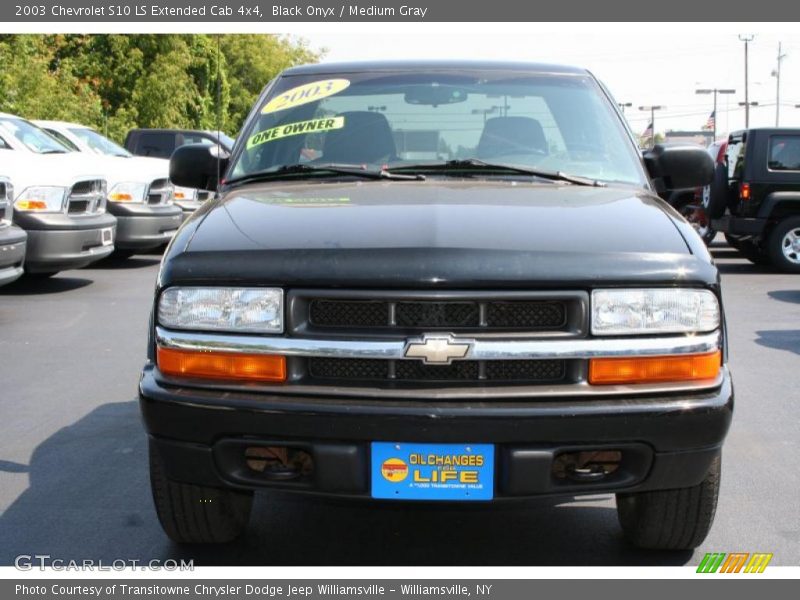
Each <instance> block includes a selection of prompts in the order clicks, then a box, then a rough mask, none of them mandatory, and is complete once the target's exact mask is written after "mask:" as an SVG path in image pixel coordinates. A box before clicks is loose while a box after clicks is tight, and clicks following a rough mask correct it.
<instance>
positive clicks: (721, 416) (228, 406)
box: [140, 366, 733, 498]
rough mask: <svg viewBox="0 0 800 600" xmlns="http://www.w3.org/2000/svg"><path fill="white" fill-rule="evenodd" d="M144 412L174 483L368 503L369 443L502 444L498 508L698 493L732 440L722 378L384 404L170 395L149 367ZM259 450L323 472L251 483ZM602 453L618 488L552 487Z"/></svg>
mask: <svg viewBox="0 0 800 600" xmlns="http://www.w3.org/2000/svg"><path fill="white" fill-rule="evenodd" d="M140 406H141V410H142V415H143V417H144V423H145V426H146V429H147V431H148V433H149V434H150V436H151V440H152V441H153V443H154V444H155V445H156V448H157V449H158V451H159V453H160V454H161V456H162V457H163V459H164V463H165V467H166V469H167V472H168V474H169V476H170V477H172V478H173V479H176V480H179V481H186V482H191V483H197V484H202V485H209V486H212V487H224V486H229V487H240V488H247V489H256V488H259V487H277V488H281V489H289V490H294V491H302V492H310V493H322V494H336V495H345V496H355V497H366V496H368V495H369V492H368V485H369V469H368V464H369V442H371V441H395V442H430V443H436V442H439V443H463V442H465V441H468V442H474V443H492V444H495V445H496V448H497V457H498V458H497V460H498V463H497V478H496V480H497V482H498V483H497V486H498V488H497V494H496V495H497V497H498V498H501V497H527V496H536V495H552V494H580V493H599V492H604V491H618V490H626V491H638V490H646V489H668V488H676V487H687V486H691V485H696V484H697V483H699V482H700V481H701V480H702V478H703V476H704V475H705V473H706V472H707V469H708V466H709V465H710V464H711V461H712V460H713V459H714V457H716V456H717V455H718V454H719V451H720V450H719V449H720V447H721V445H722V441H723V439H724V438H725V435H726V433H727V431H728V427H729V425H730V420H731V415H732V410H733V388H732V385H731V381H730V376H729V374H728V373H727V370H725V372H724V377H723V382H722V384H721V385H720V387H719V388H717V389H716V390H711V391H704V392H702V393H700V392H696V393H694V394H686V393H682V394H676V395H672V396H659V397H644V398H643V397H635V396H631V397H627V398H614V399H613V400H610V399H606V400H594V399H581V398H570V399H568V400H565V399H560V400H558V401H541V400H538V399H537V400H535V401H517V402H507V401H503V402H501V401H498V402H497V403H492V402H480V403H474V402H470V403H463V402H462V403H456V402H446V403H430V402H408V401H406V402H380V401H365V400H364V399H361V398H359V399H356V398H351V399H348V400H343V399H340V398H338V399H321V398H316V397H314V398H306V397H297V396H290V397H286V396H275V395H269V394H262V393H258V392H252V393H247V392H237V393H233V392H219V391H215V390H201V389H189V388H173V387H167V386H165V385H162V384H160V383H159V382H158V381H157V380H156V378H155V375H154V372H153V368H152V367H151V366H150V367H147V368H145V371H144V373H143V376H142V380H141V382H140ZM259 444H262V445H286V446H289V447H295V448H299V449H304V450H307V451H309V452H310V453H311V454H312V456H313V457H314V460H315V463H316V469H315V475H314V477H313V479H312V480H306V481H295V482H293V483H289V484H286V482H283V483H281V482H270V481H260V480H258V479H257V478H256V479H254V477H256V476H255V475H254V474H253V473H248V472H247V471H248V470H247V469H246V467H245V466H244V462H243V460H244V459H243V455H244V452H243V447H242V446H243V445H244V446H246V445H259ZM226 448H227V450H226ZM231 448H233V449H234V450H233V451H231V450H230V449H231ZM603 448H605V449H620V450H622V451H623V452H625V451H626V449H627V451H628V454H627V455H628V457H629V460H628V463H627V465H626V467H625V469H623V470H621V472H620V474H619V476H618V477H616V478H609V479H607V480H604V481H601V482H597V483H591V484H587V483H581V484H577V485H576V484H572V485H564V484H559V485H554V483H553V480H552V476H551V475H550V472H551V470H552V461H553V458H554V457H555V456H556V455H557V454H558V453H560V452H565V451H580V450H597V449H603Z"/></svg>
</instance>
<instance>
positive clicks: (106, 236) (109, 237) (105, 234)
mask: <svg viewBox="0 0 800 600" xmlns="http://www.w3.org/2000/svg"><path fill="white" fill-rule="evenodd" d="M100 242H101V243H102V244H103V246H110V245H111V244H113V243H114V230H113V229H112V228H111V227H106V228H105V229H101V230H100Z"/></svg>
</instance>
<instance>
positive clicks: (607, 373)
mask: <svg viewBox="0 0 800 600" xmlns="http://www.w3.org/2000/svg"><path fill="white" fill-rule="evenodd" d="M721 365H722V354H721V353H720V351H719V350H717V351H716V352H711V353H709V354H687V355H685V356H646V357H641V358H593V359H591V360H590V361H589V383H591V384H592V385H612V384H625V383H664V382H670V381H676V382H678V381H699V380H704V379H714V378H715V377H716V376H717V375H718V374H719V369H720V366H721Z"/></svg>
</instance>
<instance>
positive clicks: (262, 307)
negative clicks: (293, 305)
mask: <svg viewBox="0 0 800 600" xmlns="http://www.w3.org/2000/svg"><path fill="white" fill-rule="evenodd" d="M158 322H159V323H160V324H161V325H163V326H164V327H168V328H171V329H194V330H206V331H231V332H249V333H282V332H283V290H282V289H280V288H222V287H172V288H168V289H166V290H164V292H163V293H162V294H161V298H160V299H159V301H158Z"/></svg>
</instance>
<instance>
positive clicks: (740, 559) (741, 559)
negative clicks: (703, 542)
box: [697, 552, 772, 573]
mask: <svg viewBox="0 0 800 600" xmlns="http://www.w3.org/2000/svg"><path fill="white" fill-rule="evenodd" d="M771 560H772V553H766V552H754V553H753V554H750V553H749V552H732V553H730V554H726V553H725V552H709V553H707V554H706V555H705V556H704V557H703V560H701V561H700V564H699V565H698V566H697V572H698V573H763V572H764V569H766V568H767V565H768V564H769V561H771Z"/></svg>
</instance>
